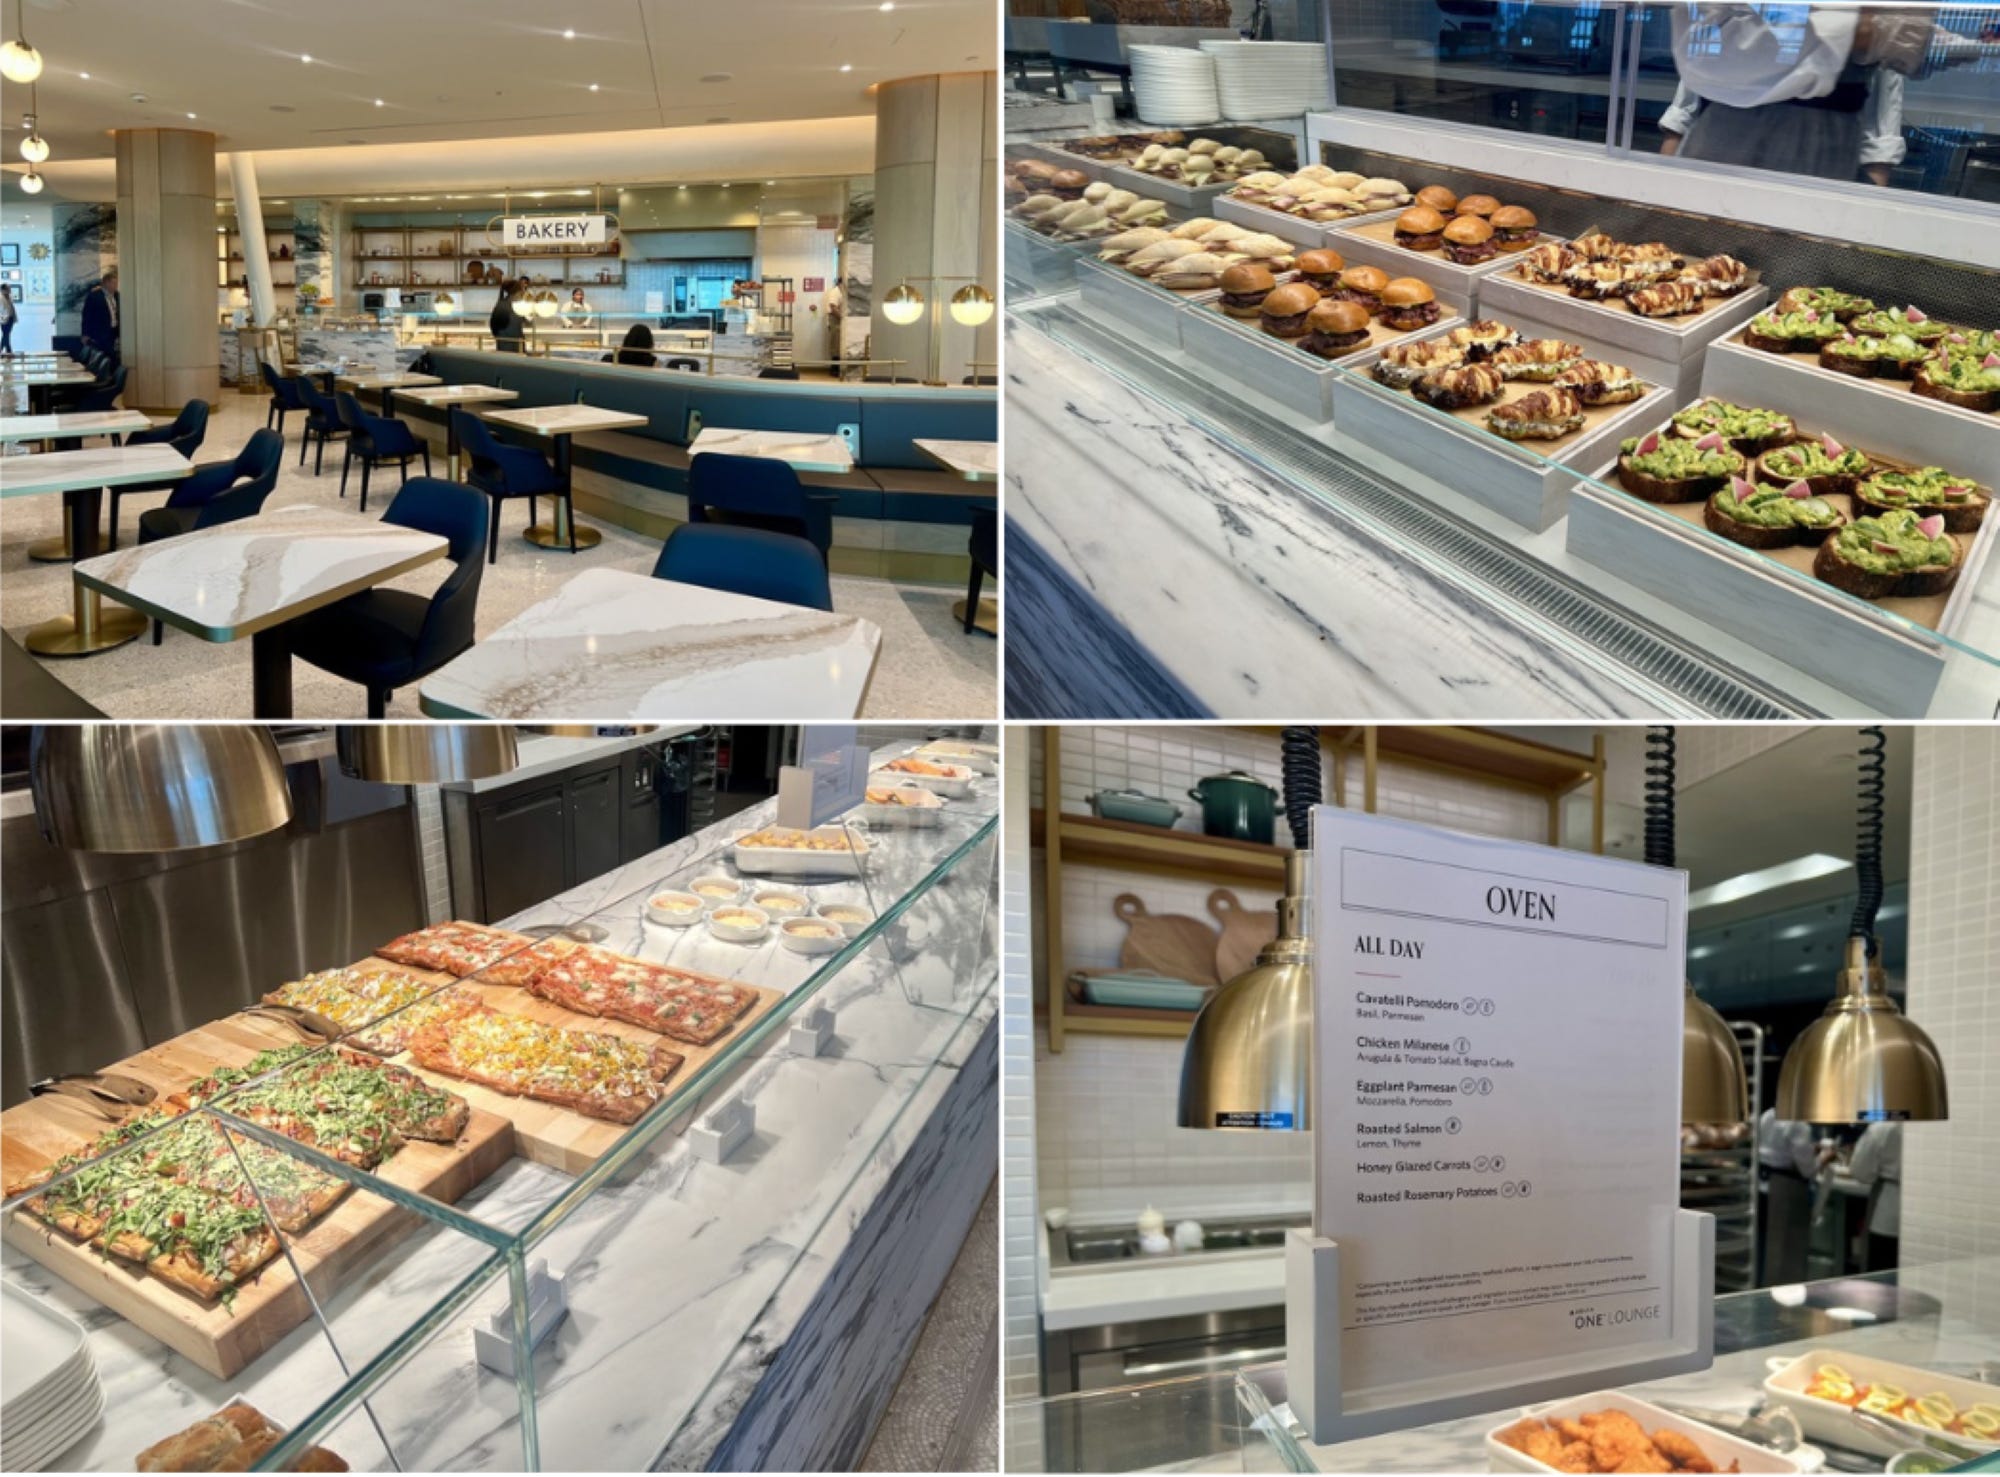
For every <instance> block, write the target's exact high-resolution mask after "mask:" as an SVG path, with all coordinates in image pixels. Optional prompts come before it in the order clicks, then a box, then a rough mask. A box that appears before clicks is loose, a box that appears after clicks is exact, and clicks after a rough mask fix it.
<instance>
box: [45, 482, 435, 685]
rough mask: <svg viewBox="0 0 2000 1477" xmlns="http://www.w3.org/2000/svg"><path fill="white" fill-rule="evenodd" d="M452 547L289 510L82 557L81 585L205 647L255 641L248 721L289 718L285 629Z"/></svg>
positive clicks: (330, 514) (335, 514)
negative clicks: (189, 635)
mask: <svg viewBox="0 0 2000 1477" xmlns="http://www.w3.org/2000/svg"><path fill="white" fill-rule="evenodd" d="M149 449H150V448H149ZM449 548H450V544H449V542H448V541H447V540H445V539H444V538H443V537H441V536H440V535H438V534H435V533H423V532H421V531H419V530H417V529H414V528H401V527H398V526H397V525H395V524H393V523H384V522H382V521H380V520H379V519H376V518H364V517H361V516H360V515H358V514H355V513H343V512H339V511H336V510H333V509H328V508H319V507H312V506H303V507H290V508H280V509H278V510H277V511H275V512H270V513H259V514H258V515H257V516H255V517H254V518H239V519H237V520H236V521H235V522H233V523H220V524H217V525H216V526H215V527H213V528H204V529H199V530H197V531H196V532H194V533H184V534H181V535H180V536H179V537H177V538H169V539H161V540H159V541H158V542H156V543H150V544H140V545H138V546H137V547H134V548H128V549H119V550H117V551H116V552H115V553H110V554H103V555H100V556H98V557H97V558H95V559H86V560H84V561H83V562H82V563H80V564H78V565H77V566H76V580H77V583H78V584H80V585H88V586H90V587H92V588H94V589H97V590H99V591H101V592H102V593H104V594H106V595H109V596H111V598H112V599H114V600H117V601H119V602H121V603H122V604H126V605H130V606H132V607H134V608H135V609H137V610H140V611H143V612H144V613H145V614H147V615H150V616H152V617H154V618H155V619H157V620H162V621H165V622H166V623H167V624H168V625H172V626H178V627H180V628H181V629H182V630H183V631H188V632H192V633H193V634H194V635H196V636H199V637H200V638H201V639H202V640H204V641H214V642H218V643H220V642H226V641H238V640H241V639H242V638H243V637H245V636H248V637H250V638H251V643H250V644H251V666H252V684H253V690H252V710H251V713H250V716H251V717H255V718H289V717H291V716H292V651H291V643H290V639H289V636H288V634H287V630H286V627H287V623H288V622H290V621H293V620H296V619H297V618H298V617H300V616H302V615H305V614H307V613H308V612H309V611H314V610H318V609H320V608H321V607H323V606H327V605H331V604H333V603H334V602H335V601H337V600H344V599H346V598H347V597H348V596H349V595H352V594H355V593H356V592H357V591H361V590H366V589H369V588H371V587H372V586H375V585H379V584H382V583H384V582H385V581H388V580H392V579H394V578H396V576H398V575H400V574H405V573H408V572H409V571H410V570H412V569H416V568H419V567H420V566H422V565H425V564H429V563H430V562H431V561H432V560H434V559H442V558H443V557H444V556H445V553H446V551H447V550H448V549H449Z"/></svg>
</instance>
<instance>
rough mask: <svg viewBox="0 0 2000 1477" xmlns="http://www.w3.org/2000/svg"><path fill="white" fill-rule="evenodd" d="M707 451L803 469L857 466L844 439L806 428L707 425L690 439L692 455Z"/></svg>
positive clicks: (837, 469) (838, 469) (836, 469)
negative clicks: (747, 428) (745, 428)
mask: <svg viewBox="0 0 2000 1477" xmlns="http://www.w3.org/2000/svg"><path fill="white" fill-rule="evenodd" d="M704 451H719V452H722V453H724V454H725V455H728V456H761V457H765V458H767V459H769V460H771V461H779V462H789V463H790V464H791V465H792V466H793V467H794V468H796V469H797V470H799V471H801V472H851V471H853V470H854V456H853V453H851V452H850V451H848V449H847V443H846V442H845V441H844V440H842V439H841V438H840V437H838V436H816V435H811V434H808V433H807V432H804V431H727V430H724V429H723V428H722V427H720V426H704V427H702V429H701V432H700V434H698V435H697V436H696V437H695V438H694V440H692V441H690V442H689V443H688V455H689V456H700V455H701V454H702V453H703V452H704Z"/></svg>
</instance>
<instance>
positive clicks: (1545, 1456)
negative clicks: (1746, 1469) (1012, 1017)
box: [1494, 1410, 1741, 1473]
mask: <svg viewBox="0 0 2000 1477" xmlns="http://www.w3.org/2000/svg"><path fill="white" fill-rule="evenodd" d="M1494 1439H1495V1440H1496V1441H1498V1442H1500V1443H1501V1444H1502V1445H1504V1446H1511V1447H1512V1448H1513V1449H1514V1450H1516V1451H1518V1452H1520V1453H1521V1454H1522V1455H1524V1456H1528V1457H1532V1458H1533V1459H1534V1460H1536V1461H1538V1462H1541V1463H1542V1464H1543V1465H1545V1466H1550V1467H1554V1468H1555V1469H1556V1470H1557V1471H1558V1472H1589V1473H1596V1472H1737V1471H1740V1470H1741V1467H1740V1466H1739V1464H1738V1463H1736V1462H1734V1461H1732V1462H1730V1464H1729V1465H1728V1466H1726V1467H1718V1466H1716V1465H1715V1463H1714V1462H1713V1461H1712V1460H1711V1459H1710V1458H1709V1456H1708V1455H1707V1453H1706V1452H1704V1451H1703V1450H1702V1449H1701V1446H1700V1444H1699V1443H1698V1442H1696V1441H1695V1440H1694V1438H1693V1437H1691V1436H1687V1435H1684V1434H1683V1433H1681V1432H1679V1431H1673V1430H1669V1429H1667V1428H1666V1427H1661V1428H1660V1429H1659V1430H1656V1431H1651V1432H1648V1431H1647V1430H1646V1428H1645V1427H1644V1426H1641V1425H1640V1424H1639V1422H1638V1421H1637V1420H1635V1419H1633V1418H1632V1417H1631V1416H1630V1415H1627V1414H1626V1413H1625V1412H1624V1411H1622V1410H1591V1411H1585V1412H1584V1413H1583V1414H1582V1415H1579V1416H1576V1417H1575V1418H1573V1419H1572V1418H1569V1417H1558V1418H1557V1419H1555V1420H1552V1421H1545V1420H1541V1419H1538V1418H1537V1417H1534V1416H1527V1417H1524V1418H1523V1419H1521V1420H1518V1421H1516V1422H1515V1423H1514V1424H1513V1425H1511V1426H1509V1427H1507V1428H1506V1429H1505V1430H1503V1431H1501V1432H1499V1433H1498V1434H1497V1435H1496V1436H1495V1437H1494Z"/></svg>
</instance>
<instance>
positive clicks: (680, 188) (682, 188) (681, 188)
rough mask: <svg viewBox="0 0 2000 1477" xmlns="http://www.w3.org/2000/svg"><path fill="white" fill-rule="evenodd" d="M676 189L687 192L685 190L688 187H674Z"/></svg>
mask: <svg viewBox="0 0 2000 1477" xmlns="http://www.w3.org/2000/svg"><path fill="white" fill-rule="evenodd" d="M674 188H675V189H677V190H685V189H686V188H687V186H686V185H676V186H674Z"/></svg>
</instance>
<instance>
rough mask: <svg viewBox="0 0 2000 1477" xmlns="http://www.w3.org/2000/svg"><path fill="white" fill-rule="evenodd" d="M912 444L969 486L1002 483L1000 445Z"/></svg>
mask: <svg viewBox="0 0 2000 1477" xmlns="http://www.w3.org/2000/svg"><path fill="white" fill-rule="evenodd" d="M910 444H911V445H912V446H914V447H916V448H917V450H918V451H921V452H922V453H923V454H924V455H925V456H927V457H929V458H930V459H931V460H932V461H934V462H936V463H937V464H938V465H939V466H941V467H943V468H944V469H945V470H946V471H947V472H956V473H958V475H959V476H961V477H963V478H964V479H965V480H966V481H967V482H998V481H999V480H1000V443H999V442H998V441H935V440H929V439H926V438H923V437H919V438H917V439H915V440H913V441H911V443H910Z"/></svg>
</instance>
